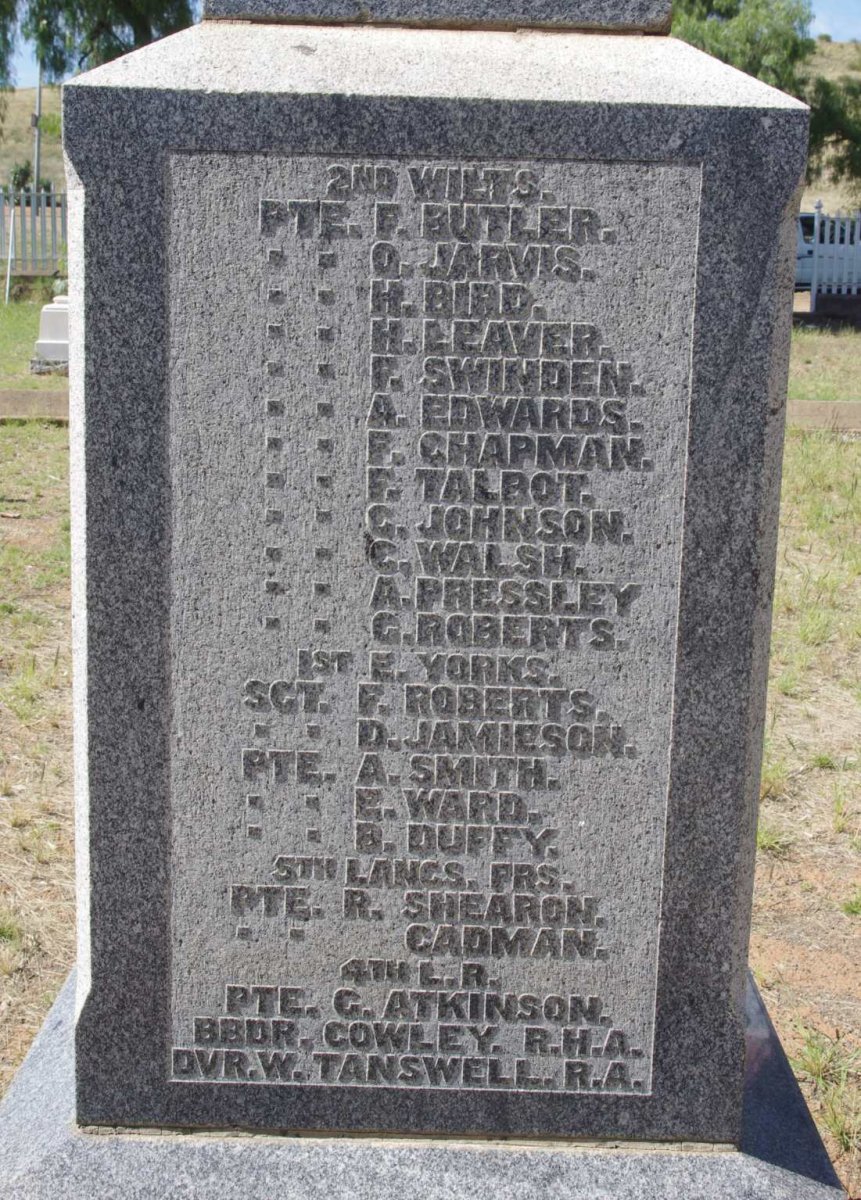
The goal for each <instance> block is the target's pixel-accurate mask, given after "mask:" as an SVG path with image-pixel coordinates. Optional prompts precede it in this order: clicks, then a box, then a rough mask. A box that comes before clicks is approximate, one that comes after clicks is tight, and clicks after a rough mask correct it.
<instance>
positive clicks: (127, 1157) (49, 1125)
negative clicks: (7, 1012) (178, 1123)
mask: <svg viewBox="0 0 861 1200" xmlns="http://www.w3.org/2000/svg"><path fill="white" fill-rule="evenodd" d="M72 1008H73V987H72V984H71V982H70V983H69V984H67V985H66V987H65V989H64V991H63V992H62V993H61V995H60V998H59V1000H58V1001H57V1003H56V1004H55V1006H54V1008H53V1009H52V1010H51V1012H50V1014H49V1016H48V1018H47V1020H46V1021H45V1024H44V1026H43V1028H42V1031H41V1032H40V1034H39V1036H38V1038H37V1040H36V1042H35V1044H34V1046H33V1048H32V1050H31V1051H30V1054H29V1056H28V1058H27V1060H26V1062H25V1063H24V1066H23V1067H22V1068H21V1071H20V1072H19V1074H18V1076H17V1077H16V1079H15V1081H14V1083H13V1084H12V1087H11V1089H10V1091H9V1092H8V1094H7V1096H6V1098H5V1099H4V1101H3V1103H2V1105H0V1191H2V1195H3V1198H4V1200H58V1198H60V1197H62V1200H162V1198H163V1197H164V1196H166V1195H169V1196H170V1197H171V1198H172V1200H271V1198H272V1197H273V1196H283V1197H284V1198H285V1200H388V1198H389V1197H402V1196H405V1195H406V1196H420V1197H421V1198H422V1200H473V1197H475V1196H481V1195H489V1196H493V1197H494V1198H495V1200H497V1198H498V1200H546V1198H547V1197H553V1198H554V1200H557V1198H558V1200H845V1193H844V1192H843V1190H842V1188H840V1186H839V1182H838V1180H837V1178H836V1176H835V1174H834V1171H833V1169H832V1167H831V1164H830V1163H829V1161H828V1157H827V1155H826V1154H825V1150H824V1148H823V1146H822V1143H821V1141H820V1140H819V1135H818V1133H817V1131H816V1128H815V1126H814V1125H813V1122H812V1121H811V1119H810V1115H809V1113H808V1112H807V1108H806V1107H805V1104H804V1100H803V1098H802V1096H801V1093H800V1092H799V1090H798V1085H797V1084H796V1082H795V1080H794V1079H793V1077H792V1072H791V1071H790V1069H789V1065H788V1064H787V1062H786V1058H785V1057H784V1054H783V1051H782V1050H781V1048H780V1044H779V1042H778V1041H777V1038H776V1037H775V1034H774V1030H773V1029H772V1028H771V1025H770V1022H769V1021H768V1017H767V1016H766V1013H765V1010H764V1008H763V1007H762V1003H761V1001H760V999H759V997H758V996H757V994H756V992H755V989H754V988H753V985H751V986H750V989H749V994H748V1001H747V1020H748V1025H747V1038H748V1051H747V1082H746V1087H745V1097H744V1105H745V1108H744V1112H745V1117H744V1131H743V1137H742V1146H741V1151H740V1152H738V1151H734V1150H727V1149H716V1150H714V1151H709V1150H706V1149H704V1148H703V1147H696V1146H686V1147H684V1148H675V1149H674V1148H671V1147H665V1148H660V1147H655V1146H652V1147H649V1148H643V1147H641V1148H637V1147H635V1146H628V1147H624V1146H618V1145H613V1146H608V1147H606V1148H598V1147H595V1146H592V1147H589V1148H585V1147H572V1148H569V1149H564V1148H562V1147H560V1146H559V1145H558V1143H557V1144H556V1145H555V1146H553V1145H549V1144H547V1143H544V1144H541V1145H538V1146H535V1147H531V1148H530V1147H528V1146H525V1145H524V1144H523V1143H520V1144H519V1145H512V1146H505V1145H504V1144H501V1143H500V1142H499V1141H496V1142H484V1143H482V1142H475V1143H472V1144H469V1143H464V1142H456V1141H448V1142H440V1141H426V1142H417V1141H412V1142H408V1141H383V1140H373V1139H370V1138H368V1139H363V1140H360V1139H355V1138H335V1139H328V1140H327V1139H324V1138H276V1137H270V1136H265V1135H263V1136H261V1135H254V1136H252V1135H247V1134H244V1135H243V1134H238V1135H233V1136H219V1135H195V1134H183V1135H177V1134H170V1133H164V1134H156V1133H115V1132H112V1131H109V1130H101V1131H97V1130H92V1131H87V1130H77V1129H75V1125H74V1095H73V1092H74V1085H73V1051H72V1025H73V1013H72Z"/></svg>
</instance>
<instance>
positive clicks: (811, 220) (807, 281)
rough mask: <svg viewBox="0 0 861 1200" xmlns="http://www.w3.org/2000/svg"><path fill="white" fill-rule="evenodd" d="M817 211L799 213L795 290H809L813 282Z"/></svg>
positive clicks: (796, 225)
mask: <svg viewBox="0 0 861 1200" xmlns="http://www.w3.org/2000/svg"><path fill="white" fill-rule="evenodd" d="M815 221H816V214H815V213H799V216H798V220H797V221H796V223H795V227H796V235H795V290H796V291H797V292H802V291H803V292H809V291H810V285H811V283H812V282H813V231H814V227H815Z"/></svg>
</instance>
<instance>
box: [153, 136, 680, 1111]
mask: <svg viewBox="0 0 861 1200" xmlns="http://www.w3.org/2000/svg"><path fill="white" fill-rule="evenodd" d="M232 161H233V162H234V163H235V160H232ZM247 165H248V170H247V172H246V173H245V175H244V177H243V178H242V181H241V182H237V177H236V173H235V171H236V169H235V167H234V168H233V174H231V169H230V167H229V165H228V160H225V159H220V158H205V157H202V156H201V157H195V156H188V157H182V156H177V158H176V159H175V160H174V167H173V179H174V183H175V189H176V190H175V202H176V203H177V204H178V205H179V208H180V213H179V217H178V222H179V223H178V228H177V231H176V234H175V238H176V241H175V245H176V246H177V253H176V254H175V255H174V261H173V265H172V271H173V272H174V275H175V276H176V278H177V279H178V280H181V279H182V278H183V273H184V272H186V273H188V274H189V275H190V276H193V274H194V270H195V268H194V267H193V266H191V267H189V266H188V265H187V264H186V263H185V260H184V259H183V256H182V252H181V251H182V244H183V243H182V237H183V233H182V231H183V228H184V226H183V222H184V221H188V222H189V223H190V221H191V219H192V215H193V214H191V212H189V213H188V214H187V215H183V211H182V206H183V205H185V206H186V207H188V208H193V204H194V203H195V202H197V203H200V202H201V200H200V198H201V196H207V195H211V196H212V197H214V198H216V199H217V198H218V197H226V199H225V200H224V202H225V204H226V205H227V207H228V210H229V211H230V213H232V214H233V215H232V217H231V219H232V220H234V221H236V222H238V223H239V224H240V227H241V226H242V223H244V229H243V233H242V238H240V239H239V240H243V239H244V240H245V243H246V254H247V255H250V256H251V258H252V259H253V261H251V262H249V261H246V262H245V264H244V266H243V268H242V271H241V272H236V271H235V270H232V269H231V266H230V263H231V255H233V256H235V255H236V240H237V234H236V230H235V229H234V231H233V234H232V235H228V236H227V237H226V238H225V247H224V254H225V263H224V265H223V266H222V268H221V274H220V276H219V278H220V280H221V283H222V285H223V289H224V295H225V304H224V307H225V313H226V315H225V316H222V317H218V316H216V317H214V318H213V319H214V320H215V321H216V323H218V322H219V321H220V324H219V325H218V328H217V330H216V331H213V329H212V328H210V327H209V326H205V325H203V324H201V325H200V326H199V327H196V326H194V322H193V321H192V323H191V325H190V327H189V329H188V331H187V333H186V341H185V343H184V344H183V363H184V364H186V366H187V365H188V364H189V361H191V362H192V363H193V362H195V361H196V362H197V363H198V364H199V370H200V371H201V372H202V373H203V375H204V378H206V373H207V371H209V373H210V376H211V379H210V386H211V392H210V396H211V397H212V399H211V400H210V402H209V404H208V403H207V395H206V389H205V387H200V386H198V389H197V392H196V395H197V399H196V401H195V402H194V403H193V404H192V403H185V404H184V405H177V406H175V408H176V412H175V416H174V421H175V422H176V425H175V429H176V433H177V435H178V437H179V442H180V445H182V440H183V438H185V442H186V444H187V446H188V448H189V453H192V452H193V448H194V447H198V446H199V444H200V439H201V437H203V439H204V441H205V440H206V438H207V434H206V433H204V434H201V429H204V430H208V431H209V435H208V436H209V437H211V439H212V449H211V458H212V463H213V465H214V469H215V471H216V472H217V471H218V463H219V462H220V461H226V460H225V459H224V458H223V456H224V454H225V453H229V454H230V456H231V459H232V460H233V462H234V464H235V465H233V466H232V467H231V468H229V469H230V470H231V471H232V475H231V479H232V483H231V487H232V488H233V489H235V492H236V495H235V496H234V498H233V499H234V503H235V506H236V507H235V511H239V510H241V511H242V512H243V513H246V514H247V515H246V516H244V517H243V518H241V519H240V518H234V517H231V516H229V515H226V514H227V510H224V511H223V512H222V513H221V514H220V515H219V511H218V508H217V506H215V507H208V506H207V502H206V496H207V491H208V489H211V488H212V487H213V486H214V485H213V484H212V482H211V477H210V474H209V473H208V472H207V471H206V470H202V471H201V472H200V473H199V475H198V476H197V478H196V480H195V488H196V493H197V498H196V500H195V501H194V502H190V503H189V504H188V505H187V508H186V509H185V510H184V509H183V506H182V504H180V505H179V512H178V516H177V518H176V528H175V531H174V553H175V554H177V553H178V554H180V555H186V556H187V570H186V572H185V574H184V575H183V580H184V584H183V586H180V588H179V589H178V593H177V596H176V597H175V600H174V604H175V624H174V631H175V639H174V640H175V644H176V645H177V655H176V664H175V674H174V686H175V692H176V695H177V696H178V698H179V699H178V706H177V707H178V711H179V712H181V713H183V714H184V715H183V720H182V735H181V736H177V738H176V745H175V750H174V767H173V770H174V786H175V788H176V789H182V791H183V794H184V795H188V796H189V797H190V799H189V802H188V803H187V804H186V803H183V804H182V805H177V806H176V811H175V817H174V857H173V885H172V886H173V920H174V944H175V950H174V971H173V1036H174V1047H173V1050H172V1077H173V1078H174V1079H175V1080H177V1081H195V1082H200V1081H205V1080H217V1081H221V1082H225V1081H227V1082H233V1083H249V1082H251V1083H259V1084H267V1083H269V1084H281V1085H285V1084H286V1085H295V1084H310V1085H326V1084H339V1085H358V1086H365V1087H379V1086H385V1087H404V1088H408V1087H412V1088H415V1087H419V1088H496V1089H515V1090H538V1091H556V1092H572V1093H588V1094H590V1095H602V1094H606V1093H608V1092H609V1093H623V1094H624V1093H636V1092H647V1091H648V1090H649V1089H650V1086H651V1071H652V1062H653V1056H654V1052H655V1046H654V1003H655V973H656V964H657V953H658V927H659V909H660V870H661V861H662V852H663V825H664V818H665V807H666V794H667V780H668V769H669V744H670V717H671V701H672V673H673V656H674V646H675V626H676V614H677V604H678V600H677V582H678V572H679V549H678V544H679V541H680V527H681V513H682V487H683V479H682V472H681V466H680V464H681V463H682V461H683V450H684V436H685V424H686V419H687V396H688V365H687V364H688V361H689V353H690V319H689V315H686V314H685V313H684V305H683V302H681V301H680V299H679V297H680V296H684V295H690V293H691V290H692V280H693V272H694V266H695V263H694V245H695V218H696V201H697V186H698V184H697V176H696V171H695V170H694V169H692V168H687V167H673V166H653V167H648V166H642V167H640V166H617V165H614V164H578V163H565V164H560V163H549V164H548V163H542V164H535V163H518V164H510V163H487V164H473V163H451V162H445V163H443V162H433V161H410V162H388V161H380V162H366V161H356V162H348V161H345V160H331V159H323V158H304V159H302V158H300V159H294V160H289V161H285V162H283V163H281V164H279V165H276V166H273V163H272V162H271V161H266V160H263V159H249V160H247ZM668 175H670V176H672V180H671V181H670V180H668V178H667V176H668ZM670 183H672V186H670ZM192 184H193V195H194V196H195V197H196V198H197V199H196V201H195V200H191V199H189V198H188V190H187V189H188V188H189V187H190V186H191V185H192ZM680 188H681V192H682V196H683V198H684V197H685V196H687V197H688V198H689V201H690V214H691V215H690V221H689V222H688V224H689V229H688V230H687V232H684V231H683V232H682V234H681V237H680V236H679V228H680V223H679V219H678V214H675V217H674V221H673V222H670V220H669V217H670V212H669V208H668V205H669V204H670V202H671V198H672V202H673V204H674V205H677V204H678V194H679V189H680ZM231 206H232V207H231ZM682 224H683V223H682ZM670 228H673V229H674V235H675V240H674V241H671V240H670V239H669V236H668V232H667V231H668V230H669V229H670ZM187 282H190V278H189V280H187ZM680 303H681V304H682V307H681V308H679V305H680ZM210 325H211V322H210ZM213 332H215V333H216V335H217V337H218V339H220V340H221V341H222V344H223V346H224V347H225V348H226V350H227V355H226V357H227V358H228V359H229V358H230V353H229V347H230V346H231V345H236V344H237V339H240V338H245V339H248V338H252V339H254V341H255V343H256V344H258V345H259V351H260V355H259V370H258V371H257V373H256V374H255V375H253V376H249V375H248V373H247V371H246V374H245V377H244V379H242V378H241V377H240V376H239V374H238V373H236V375H232V374H231V370H230V367H229V366H228V367H226V368H225V370H224V372H223V374H222V375H219V376H218V377H216V375H217V373H216V372H214V371H213V370H212V368H211V367H208V366H207V363H208V359H207V357H206V352H205V345H206V344H207V342H208V341H210V340H211V339H212V337H213ZM201 339H202V340H203V345H200V344H199V343H200V341H201ZM183 369H185V367H184V368H183ZM177 381H178V382H177V388H179V376H177ZM177 397H179V391H177ZM192 410H193V411H192ZM206 453H207V452H206V451H204V455H205V454H206ZM223 486H224V484H223V483H222V487H223ZM201 528H205V529H206V531H207V532H206V534H205V535H201ZM184 561H185V560H184ZM222 647H223V652H222ZM192 681H193V682H192ZM194 689H205V690H206V692H207V694H208V696H209V697H210V698H211V699H210V701H209V703H208V705H207V706H206V708H205V711H201V712H200V713H199V714H197V715H196V713H195V710H194V705H193V703H192V693H193V691H194ZM176 728H177V730H179V728H180V727H179V724H178V723H177V726H176ZM202 855H203V856H205V864H203V865H202V863H201V856H202Z"/></svg>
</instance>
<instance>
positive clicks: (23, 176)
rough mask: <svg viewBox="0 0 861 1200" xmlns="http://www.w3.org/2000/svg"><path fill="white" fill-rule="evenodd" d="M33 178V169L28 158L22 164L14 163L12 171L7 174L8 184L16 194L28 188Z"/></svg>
mask: <svg viewBox="0 0 861 1200" xmlns="http://www.w3.org/2000/svg"><path fill="white" fill-rule="evenodd" d="M32 178H33V167H32V165H31V163H30V160H29V158H28V159H27V160H26V161H25V162H22V163H15V165H14V167H13V168H12V170H11V171H10V172H9V183H10V184H11V186H12V187H13V188H14V189H15V191H16V192H20V191H21V190H22V189H23V188H25V187H29V186H30V181H31V179H32Z"/></svg>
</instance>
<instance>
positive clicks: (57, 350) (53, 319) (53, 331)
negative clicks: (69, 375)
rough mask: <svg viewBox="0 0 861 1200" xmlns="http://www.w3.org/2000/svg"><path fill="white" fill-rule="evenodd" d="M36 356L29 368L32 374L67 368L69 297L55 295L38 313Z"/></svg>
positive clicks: (64, 370)
mask: <svg viewBox="0 0 861 1200" xmlns="http://www.w3.org/2000/svg"><path fill="white" fill-rule="evenodd" d="M35 350H36V356H35V359H33V360H32V361H31V364H30V370H31V371H32V372H33V373H34V374H48V373H49V372H51V371H52V370H53V371H55V372H56V371H57V370H58V369H61V370H62V371H63V372H66V371H67V370H68V364H69V297H68V296H55V297H54V299H53V300H52V301H51V303H50V304H44V305H43V306H42V311H41V312H40V314H39V337H38V338H37V340H36V347H35Z"/></svg>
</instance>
